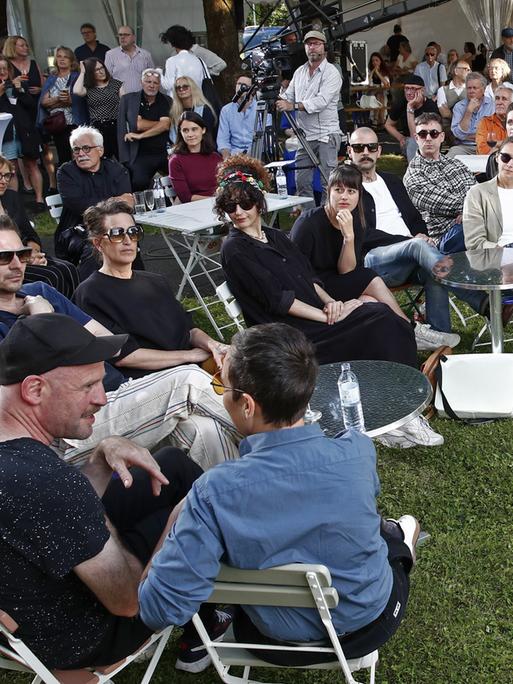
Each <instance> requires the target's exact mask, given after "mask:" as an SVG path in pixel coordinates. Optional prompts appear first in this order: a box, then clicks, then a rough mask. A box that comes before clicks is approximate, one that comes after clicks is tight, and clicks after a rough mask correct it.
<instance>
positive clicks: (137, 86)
mask: <svg viewBox="0 0 513 684" xmlns="http://www.w3.org/2000/svg"><path fill="white" fill-rule="evenodd" d="M105 66H106V67H107V69H108V70H109V71H110V75H111V76H112V77H113V78H117V79H118V81H121V82H122V83H123V92H124V94H125V95H126V93H135V92H136V91H138V90H141V74H142V72H143V71H144V70H145V69H151V68H153V67H154V66H155V65H154V64H153V57H152V56H151V54H150V53H149V52H148V51H147V50H143V49H142V48H140V47H137V46H135V52H134V53H133V55H130V54H129V53H128V52H125V51H124V50H122V49H121V48H120V47H117V48H112V50H109V51H108V52H107V54H106V55H105Z"/></svg>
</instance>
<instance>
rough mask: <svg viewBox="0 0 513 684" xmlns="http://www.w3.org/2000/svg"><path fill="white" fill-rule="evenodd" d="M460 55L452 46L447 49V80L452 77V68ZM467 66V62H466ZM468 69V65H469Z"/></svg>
mask: <svg viewBox="0 0 513 684" xmlns="http://www.w3.org/2000/svg"><path fill="white" fill-rule="evenodd" d="M459 58H460V56H459V55H458V51H457V50H455V49H454V48H451V49H450V50H447V80H448V81H451V80H452V79H453V77H454V69H455V68H456V65H457V64H458V61H459ZM467 66H468V64H467ZM469 70H470V67H469Z"/></svg>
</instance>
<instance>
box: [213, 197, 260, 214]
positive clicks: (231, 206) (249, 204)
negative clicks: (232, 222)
mask: <svg viewBox="0 0 513 684" xmlns="http://www.w3.org/2000/svg"><path fill="white" fill-rule="evenodd" d="M237 205H239V207H240V208H241V209H244V211H249V210H250V209H252V208H253V207H254V206H255V201H254V200H252V199H241V200H240V201H239V202H226V203H225V204H224V205H223V206H222V207H221V209H222V210H223V211H224V212H226V213H227V214H233V213H234V212H235V211H236V209H237Z"/></svg>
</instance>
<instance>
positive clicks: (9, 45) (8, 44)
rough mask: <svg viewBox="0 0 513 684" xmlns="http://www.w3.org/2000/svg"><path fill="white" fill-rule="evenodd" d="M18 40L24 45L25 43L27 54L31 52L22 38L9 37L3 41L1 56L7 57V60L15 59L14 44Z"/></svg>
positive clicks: (26, 41)
mask: <svg viewBox="0 0 513 684" xmlns="http://www.w3.org/2000/svg"><path fill="white" fill-rule="evenodd" d="M18 40H24V41H25V43H27V47H28V49H29V52H32V50H31V49H30V45H29V43H28V40H27V39H26V38H24V37H23V36H9V37H8V38H6V39H5V43H4V47H3V49H2V54H3V56H4V57H7V59H16V43H17V42H18Z"/></svg>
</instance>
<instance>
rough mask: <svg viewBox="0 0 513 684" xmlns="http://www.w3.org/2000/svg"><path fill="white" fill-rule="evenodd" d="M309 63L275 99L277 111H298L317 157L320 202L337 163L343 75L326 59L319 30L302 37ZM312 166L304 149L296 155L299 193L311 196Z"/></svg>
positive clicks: (299, 120)
mask: <svg viewBox="0 0 513 684" xmlns="http://www.w3.org/2000/svg"><path fill="white" fill-rule="evenodd" d="M304 44H305V51H306V56H307V59H308V62H307V63H306V64H303V66H301V67H299V69H296V71H295V72H294V76H293V77H292V81H291V82H290V84H289V87H288V88H287V90H286V91H285V92H284V93H283V94H282V95H280V99H279V100H277V102H276V109H277V110H278V111H279V112H291V111H293V110H295V111H296V112H297V118H296V121H297V124H298V126H299V128H301V129H302V130H303V131H304V134H305V137H306V140H307V141H308V143H309V144H310V147H311V148H312V149H313V151H314V152H315V153H316V154H317V156H318V157H319V168H320V170H321V183H322V188H323V192H322V201H324V200H325V199H326V185H327V181H326V180H325V179H324V178H323V174H324V175H325V176H326V179H327V178H328V176H329V175H330V172H331V171H332V169H334V168H335V166H336V165H337V156H338V149H339V147H340V140H341V132H340V126H339V119H338V110H337V103H338V99H339V94H340V89H341V87H342V77H341V76H340V74H339V72H338V71H337V69H336V67H335V66H334V65H333V64H330V63H329V62H328V60H327V59H326V54H327V49H326V37H325V35H324V34H323V33H322V32H321V31H309V32H308V33H307V34H306V36H305V37H304ZM313 171H314V170H313V168H312V164H311V161H310V158H309V156H308V154H307V153H306V151H305V150H304V149H303V148H300V149H299V150H298V152H297V155H296V186H297V193H298V195H305V196H309V197H313V190H312V176H313Z"/></svg>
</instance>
